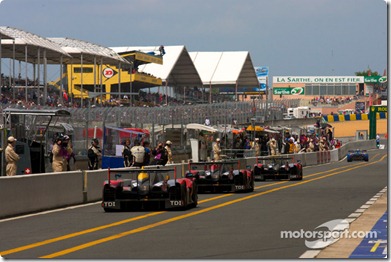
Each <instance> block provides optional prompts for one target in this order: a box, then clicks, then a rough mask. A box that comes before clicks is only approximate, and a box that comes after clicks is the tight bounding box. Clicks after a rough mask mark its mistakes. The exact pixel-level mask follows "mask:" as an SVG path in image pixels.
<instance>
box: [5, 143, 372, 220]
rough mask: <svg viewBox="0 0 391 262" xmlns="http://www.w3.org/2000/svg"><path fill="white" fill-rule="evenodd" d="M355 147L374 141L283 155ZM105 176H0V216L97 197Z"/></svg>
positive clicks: (305, 156) (324, 158)
mask: <svg viewBox="0 0 391 262" xmlns="http://www.w3.org/2000/svg"><path fill="white" fill-rule="evenodd" d="M357 148H360V149H375V148H376V142H375V140H364V141H355V142H349V143H347V144H345V145H343V146H342V147H341V148H339V149H334V150H331V151H328V152H313V153H301V154H290V155H286V156H291V157H292V158H293V160H294V161H297V160H300V161H301V163H302V164H303V165H304V166H311V165H318V164H324V163H330V162H336V161H339V160H340V159H342V158H344V157H345V156H346V154H347V152H348V150H352V149H357ZM238 161H239V163H240V166H241V168H247V167H250V168H252V167H253V166H254V164H255V163H256V158H255V157H248V158H239V159H238ZM174 166H175V167H176V169H177V176H184V174H185V170H186V169H187V163H181V164H172V165H166V167H167V168H172V167H174ZM147 168H148V167H147ZM162 168H165V167H162ZM113 170H114V171H115V169H113ZM105 179H107V169H101V170H93V171H71V172H61V173H45V174H32V175H20V176H13V177H0V199H1V209H0V218H6V217H12V216H17V215H22V214H27V213H34V212H38V211H43V210H49V209H55V208H61V207H66V206H72V205H78V204H83V203H89V202H95V201H99V200H100V199H101V195H102V186H103V182H104V180H105Z"/></svg>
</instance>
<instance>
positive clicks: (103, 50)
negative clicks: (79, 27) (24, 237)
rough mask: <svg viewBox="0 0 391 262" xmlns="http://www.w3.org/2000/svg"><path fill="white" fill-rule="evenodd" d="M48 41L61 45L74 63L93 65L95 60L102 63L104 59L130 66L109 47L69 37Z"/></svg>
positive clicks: (106, 61)
mask: <svg viewBox="0 0 391 262" xmlns="http://www.w3.org/2000/svg"><path fill="white" fill-rule="evenodd" d="M48 39H49V40H51V41H53V42H55V43H56V44H58V45H60V46H61V47H62V49H63V50H65V51H66V52H67V53H68V54H70V55H72V57H73V58H74V60H73V62H74V63H81V60H82V59H83V62H84V63H91V64H93V63H94V59H95V62H96V63H100V62H101V61H100V59H101V58H102V60H103V62H104V63H109V64H118V63H121V64H123V65H124V64H125V65H126V64H129V62H128V61H127V60H125V59H124V58H122V57H121V56H120V55H118V53H116V52H114V51H113V50H112V49H110V48H108V47H104V46H100V45H97V44H93V43H90V42H86V41H82V40H78V39H72V38H68V37H66V38H61V37H53V38H50V37H49V38H48Z"/></svg>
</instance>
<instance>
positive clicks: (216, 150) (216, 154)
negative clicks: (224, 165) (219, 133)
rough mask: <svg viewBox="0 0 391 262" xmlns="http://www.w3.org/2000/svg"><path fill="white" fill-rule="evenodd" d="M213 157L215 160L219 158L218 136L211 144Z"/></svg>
mask: <svg viewBox="0 0 391 262" xmlns="http://www.w3.org/2000/svg"><path fill="white" fill-rule="evenodd" d="M213 159H214V160H215V161H219V160H221V148H220V138H217V139H216V143H215V144H214V145H213Z"/></svg>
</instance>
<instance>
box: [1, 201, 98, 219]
mask: <svg viewBox="0 0 391 262" xmlns="http://www.w3.org/2000/svg"><path fill="white" fill-rule="evenodd" d="M100 202H101V201H98V202H94V203H88V204H83V205H77V206H71V207H64V208H59V209H53V210H48V211H42V212H39V213H34V214H28V215H23V216H17V217H11V218H5V219H1V220H0V223H2V222H7V221H12V220H17V219H22V218H27V217H33V216H40V215H45V214H50V213H55V212H60V211H64V210H71V209H76V208H80V207H86V206H92V205H96V204H98V203H100Z"/></svg>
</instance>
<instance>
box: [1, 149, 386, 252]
mask: <svg viewBox="0 0 391 262" xmlns="http://www.w3.org/2000/svg"><path fill="white" fill-rule="evenodd" d="M369 153H370V161H369V162H368V163H366V162H352V163H347V162H346V160H343V161H340V162H337V163H333V164H326V165H321V166H312V167H306V168H304V180H303V181H284V180H283V181H272V180H268V181H266V182H256V188H255V191H254V192H252V193H249V194H247V193H239V194H238V193H236V194H200V195H199V199H200V201H199V206H198V207H197V208H196V209H189V210H187V211H174V212H171V211H169V212H166V211H163V212H143V211H139V212H122V213H110V214H108V213H104V212H103V210H102V208H101V207H100V206H99V204H96V205H89V206H85V207H80V208H76V209H66V210H62V211H59V212H55V213H48V214H42V215H39V216H34V217H26V218H23V219H18V220H8V221H5V222H1V223H0V228H1V230H2V236H3V237H2V239H1V240H0V241H1V242H0V243H1V244H0V247H1V248H0V250H2V251H0V253H1V254H2V256H3V257H6V258H38V257H46V258H66V259H71V258H72V259H73V258H83V259H84V258H108V259H110V258H126V259H130V258H132V259H144V258H151V259H164V258H167V259H202V258H210V259H212V258H220V259H229V258H236V259H244V258H253V259H262V258H297V257H299V256H300V255H301V254H302V253H303V252H304V251H305V250H306V249H307V247H305V245H304V239H281V237H280V232H281V231H282V230H300V229H304V230H312V229H314V228H316V227H317V226H319V225H320V224H322V223H324V222H326V221H329V220H332V219H338V218H345V217H346V216H347V215H349V214H350V213H352V212H353V211H354V210H356V209H357V208H358V207H360V206H361V205H362V204H363V203H365V202H366V201H367V199H368V198H370V197H371V196H372V195H373V194H375V193H376V192H378V191H379V190H380V189H382V188H384V186H386V185H387V158H386V156H387V155H386V153H387V152H386V151H385V150H373V151H370V152H369Z"/></svg>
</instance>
